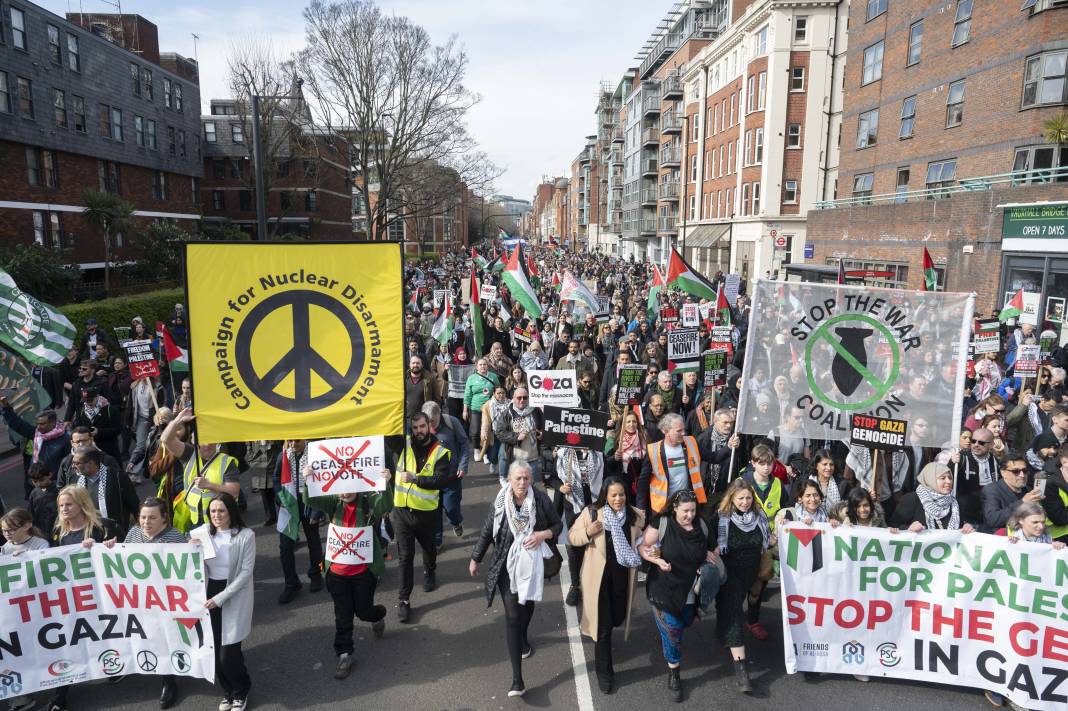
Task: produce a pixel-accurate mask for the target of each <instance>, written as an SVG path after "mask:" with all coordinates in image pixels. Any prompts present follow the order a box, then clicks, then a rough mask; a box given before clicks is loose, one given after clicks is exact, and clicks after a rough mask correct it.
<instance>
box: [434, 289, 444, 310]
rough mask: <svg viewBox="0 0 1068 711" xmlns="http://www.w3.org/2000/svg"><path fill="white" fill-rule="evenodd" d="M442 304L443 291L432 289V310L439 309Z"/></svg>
mask: <svg viewBox="0 0 1068 711" xmlns="http://www.w3.org/2000/svg"><path fill="white" fill-rule="evenodd" d="M443 303H445V290H444V289H434V308H435V309H440V308H441V305H442V304H443Z"/></svg>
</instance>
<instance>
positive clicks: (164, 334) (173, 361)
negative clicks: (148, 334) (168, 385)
mask: <svg viewBox="0 0 1068 711" xmlns="http://www.w3.org/2000/svg"><path fill="white" fill-rule="evenodd" d="M156 336H158V337H159V342H160V344H161V345H162V348H160V351H161V352H162V353H163V357H164V358H165V359H166V360H167V363H168V367H169V368H170V369H171V372H172V373H188V372H189V351H188V350H187V349H185V348H182V347H181V346H179V345H178V344H177V343H175V342H174V339H173V338H172V337H171V332H170V331H168V330H167V327H166V326H164V325H163V322H162V321H156Z"/></svg>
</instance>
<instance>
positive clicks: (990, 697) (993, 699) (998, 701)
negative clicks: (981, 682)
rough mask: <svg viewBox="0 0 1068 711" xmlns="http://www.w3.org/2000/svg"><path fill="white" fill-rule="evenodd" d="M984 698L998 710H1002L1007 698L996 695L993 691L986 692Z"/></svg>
mask: <svg viewBox="0 0 1068 711" xmlns="http://www.w3.org/2000/svg"><path fill="white" fill-rule="evenodd" d="M983 696H985V697H986V700H987V701H989V702H990V705H991V706H997V707H998V708H1001V707H1002V706H1004V705H1005V697H1004V696H1002V695H1001V694H998V693H995V692H993V691H984V692H983Z"/></svg>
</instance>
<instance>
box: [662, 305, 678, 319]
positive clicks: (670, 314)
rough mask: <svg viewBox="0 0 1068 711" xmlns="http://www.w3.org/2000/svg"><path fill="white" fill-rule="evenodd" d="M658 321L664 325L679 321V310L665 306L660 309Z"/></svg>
mask: <svg viewBox="0 0 1068 711" xmlns="http://www.w3.org/2000/svg"><path fill="white" fill-rule="evenodd" d="M660 320H661V321H663V322H664V323H676V322H677V321H678V320H679V310H678V309H676V308H675V307H674V306H665V307H664V308H662V309H660Z"/></svg>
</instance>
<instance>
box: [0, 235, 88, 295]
mask: <svg viewBox="0 0 1068 711" xmlns="http://www.w3.org/2000/svg"><path fill="white" fill-rule="evenodd" d="M0 268H2V269H3V270H4V271H5V272H7V273H8V274H10V275H11V278H12V279H14V280H15V283H16V284H18V285H19V288H20V289H22V290H23V291H25V292H27V293H29V294H33V295H34V296H36V297H37V298H39V299H41V300H42V301H45V302H47V303H50V304H64V303H67V302H69V301H70V300H71V299H72V298H73V297H74V285H75V284H77V283H78V281H79V280H80V279H81V275H80V274H79V273H78V270H77V269H76V268H74V267H70V266H68V265H67V264H65V263H64V261H63V253H62V252H61V251H59V250H56V249H46V248H45V247H42V246H40V245H38V244H16V245H12V246H4V247H0Z"/></svg>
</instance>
